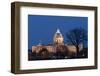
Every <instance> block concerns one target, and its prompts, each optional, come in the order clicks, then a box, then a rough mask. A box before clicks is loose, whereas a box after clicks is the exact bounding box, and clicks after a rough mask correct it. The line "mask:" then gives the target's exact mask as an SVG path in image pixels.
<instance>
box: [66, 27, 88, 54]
mask: <svg viewBox="0 0 100 76" xmlns="http://www.w3.org/2000/svg"><path fill="white" fill-rule="evenodd" d="M66 37H67V42H68V43H69V44H71V45H74V46H75V47H76V50H77V56H78V55H79V45H80V44H81V43H82V44H83V46H84V42H85V41H87V31H86V30H85V29H83V28H75V29H73V30H71V31H69V32H68V33H66Z"/></svg>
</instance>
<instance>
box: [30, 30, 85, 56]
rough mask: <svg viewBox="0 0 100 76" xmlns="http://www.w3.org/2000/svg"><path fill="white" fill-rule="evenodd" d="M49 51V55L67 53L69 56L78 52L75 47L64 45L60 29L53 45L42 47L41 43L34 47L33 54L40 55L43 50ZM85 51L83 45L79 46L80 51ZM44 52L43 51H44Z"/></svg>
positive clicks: (55, 35)
mask: <svg viewBox="0 0 100 76" xmlns="http://www.w3.org/2000/svg"><path fill="white" fill-rule="evenodd" d="M44 48H45V49H47V52H49V53H57V52H58V51H59V52H65V51H67V53H69V54H75V53H76V52H77V50H76V47H75V46H74V45H68V44H64V37H63V35H62V33H61V31H60V29H57V31H56V33H55V34H54V37H53V43H52V44H48V45H42V44H41V43H39V44H38V45H36V46H32V52H33V53H34V52H35V53H40V52H41V50H42V49H44ZM82 49H83V46H82V44H80V45H79V51H81V50H82ZM42 52H43V51H42Z"/></svg>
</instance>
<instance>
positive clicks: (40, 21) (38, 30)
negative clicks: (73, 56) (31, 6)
mask: <svg viewBox="0 0 100 76" xmlns="http://www.w3.org/2000/svg"><path fill="white" fill-rule="evenodd" d="M79 27H82V28H84V29H86V30H87V29H88V18H87V17H73V16H72V17H71V16H44V15H28V48H29V49H31V47H32V45H38V43H39V42H40V41H41V42H42V44H45V45H46V44H49V43H53V36H54V34H55V32H56V31H57V28H59V29H60V31H61V33H62V34H63V36H64V41H65V42H66V36H65V34H66V32H68V31H70V30H72V29H74V28H79Z"/></svg>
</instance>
